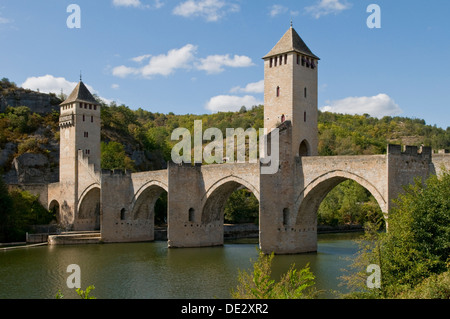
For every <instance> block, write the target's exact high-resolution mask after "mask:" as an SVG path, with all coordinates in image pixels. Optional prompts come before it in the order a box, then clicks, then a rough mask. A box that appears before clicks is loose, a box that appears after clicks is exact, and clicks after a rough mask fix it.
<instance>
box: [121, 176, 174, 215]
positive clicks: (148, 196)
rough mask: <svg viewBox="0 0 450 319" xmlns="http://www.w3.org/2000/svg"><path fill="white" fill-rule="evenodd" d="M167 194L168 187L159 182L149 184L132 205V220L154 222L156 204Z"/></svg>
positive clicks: (137, 195) (142, 188)
mask: <svg viewBox="0 0 450 319" xmlns="http://www.w3.org/2000/svg"><path fill="white" fill-rule="evenodd" d="M164 192H167V186H165V185H164V184H162V183H159V182H155V181H153V182H149V183H147V184H146V185H144V186H143V187H141V189H140V190H139V191H138V192H137V193H136V195H135V196H134V198H133V202H132V204H131V214H130V216H129V218H128V219H131V220H152V221H154V217H155V204H156V202H157V200H158V199H159V198H160V196H161V195H162V194H163V193H164Z"/></svg>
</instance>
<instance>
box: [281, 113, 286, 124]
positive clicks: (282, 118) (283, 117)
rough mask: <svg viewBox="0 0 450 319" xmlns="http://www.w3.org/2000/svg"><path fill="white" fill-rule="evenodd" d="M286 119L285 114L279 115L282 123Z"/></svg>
mask: <svg viewBox="0 0 450 319" xmlns="http://www.w3.org/2000/svg"><path fill="white" fill-rule="evenodd" d="M285 121H286V116H285V115H284V114H282V115H281V123H284V122H285Z"/></svg>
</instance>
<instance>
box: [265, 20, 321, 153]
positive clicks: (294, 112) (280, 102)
mask: <svg viewBox="0 0 450 319" xmlns="http://www.w3.org/2000/svg"><path fill="white" fill-rule="evenodd" d="M263 59H264V127H265V128H267V129H268V130H269V131H270V130H272V129H273V128H275V127H277V126H279V125H280V124H281V123H283V122H285V121H290V122H291V125H292V129H293V131H292V154H294V155H297V156H311V155H312V156H314V155H317V144H318V130H317V117H318V112H317V104H318V103H317V95H318V93H317V87H318V80H317V78H318V76H317V74H318V70H317V69H318V61H319V58H318V57H317V56H316V55H314V54H313V53H312V52H311V50H310V49H309V48H308V46H307V45H306V44H305V42H303V40H302V39H301V38H300V36H299V35H298V33H297V32H296V31H295V30H294V28H292V26H291V27H290V28H289V30H288V31H287V32H286V33H285V34H284V35H283V37H282V38H281V39H280V41H278V43H277V44H276V45H275V46H274V47H273V49H272V50H271V51H270V52H269V53H268V54H267V55H266V56H265V57H264V58H263Z"/></svg>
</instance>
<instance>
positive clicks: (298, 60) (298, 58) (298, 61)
mask: <svg viewBox="0 0 450 319" xmlns="http://www.w3.org/2000/svg"><path fill="white" fill-rule="evenodd" d="M297 64H300V55H299V54H297Z"/></svg>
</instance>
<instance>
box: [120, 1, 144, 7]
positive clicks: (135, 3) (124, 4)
mask: <svg viewBox="0 0 450 319" xmlns="http://www.w3.org/2000/svg"><path fill="white" fill-rule="evenodd" d="M113 5H114V6H116V7H135V8H138V7H140V6H142V3H141V1H140V0H113Z"/></svg>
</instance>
